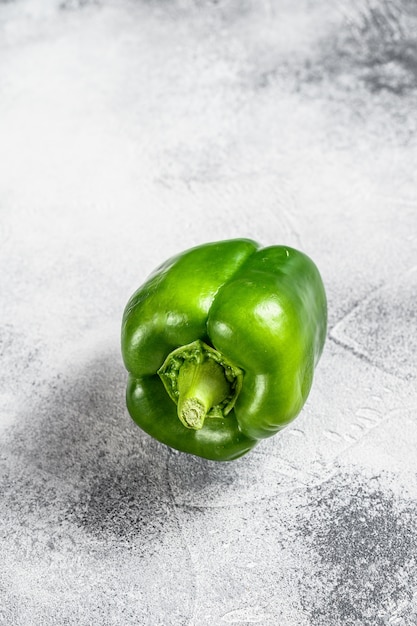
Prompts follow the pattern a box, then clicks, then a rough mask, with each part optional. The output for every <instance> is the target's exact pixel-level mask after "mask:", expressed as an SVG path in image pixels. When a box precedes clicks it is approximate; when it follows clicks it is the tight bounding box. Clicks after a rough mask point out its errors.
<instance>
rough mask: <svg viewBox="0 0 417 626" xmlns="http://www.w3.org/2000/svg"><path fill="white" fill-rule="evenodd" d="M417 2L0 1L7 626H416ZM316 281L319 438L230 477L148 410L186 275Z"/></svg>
mask: <svg viewBox="0 0 417 626" xmlns="http://www.w3.org/2000/svg"><path fill="white" fill-rule="evenodd" d="M416 33H417V11H416V5H415V3H414V2H412V1H411V0H393V1H392V2H388V1H385V0H367V1H366V2H359V0H355V1H354V2H352V1H348V0H341V1H339V2H331V1H330V0H319V1H318V2H311V1H310V0H301V2H292V1H291V2H290V0H282V1H279V2H278V1H274V0H256V1H255V0H239V1H238V0H219V1H217V2H216V1H214V0H211V1H210V0H159V1H158V0H148V1H146V0H135V1H134V0H121V1H120V2H116V1H111V0H97V1H95V2H94V1H88V0H64V1H62V2H59V1H58V0H9V1H6V2H5V1H2V2H1V1H0V264H1V268H2V271H1V273H0V355H1V370H0V379H1V385H0V496H1V507H0V624H2V625H3V624H4V625H5V626H55V625H58V626H66V625H68V626H70V625H71V626H72V625H77V626H87V625H88V626H90V625H92V624H93V625H94V626H95V625H103V626H128V625H130V624H132V625H133V624H135V625H139V626H159V625H160V626H168V625H169V626H217V625H220V626H221V625H222V624H224V625H227V624H234V625H237V626H244V625H246V624H260V625H261V626H276V625H277V624H279V625H280V626H415V625H416V624H417V455H416V450H417V392H416V378H417V356H416V355H417V272H416V270H417V200H416V198H417V180H416V173H415V172H416V163H417V145H416V144H417V135H416V131H417V116H416V110H417V69H416V68H417V35H416ZM240 236H242V237H250V238H253V239H257V240H259V241H260V242H262V243H263V244H265V245H269V244H273V243H280V244H287V245H291V246H294V247H297V248H300V249H302V250H304V251H305V252H306V253H307V254H309V255H310V256H311V257H312V258H313V259H314V260H315V262H316V263H317V265H318V266H319V268H320V270H321V273H322V276H323V279H324V282H325V284H326V289H327V293H328V300H329V332H328V340H327V343H326V347H325V350H324V353H323V356H322V359H321V361H320V364H319V366H318V369H317V371H316V376H315V381H314V385H313V389H312V391H311V394H310V397H309V399H308V401H307V404H306V406H305V408H304V410H303V411H302V413H301V415H300V416H299V417H298V418H297V420H296V421H295V422H294V423H293V424H292V425H291V426H289V427H288V428H287V429H286V430H284V431H283V432H282V434H280V435H278V436H276V437H274V438H272V439H269V440H267V441H264V442H263V443H261V444H260V445H259V446H258V447H257V448H256V449H255V450H254V451H253V452H251V453H250V454H249V455H247V456H246V457H243V458H242V459H240V460H238V461H235V462H232V463H226V464H216V463H213V462H209V461H204V460H202V459H198V458H194V457H191V456H187V455H184V454H181V453H178V452H175V451H173V450H170V449H168V448H167V447H165V446H163V445H161V444H159V443H157V442H155V441H153V440H152V439H150V438H149V437H148V436H147V435H145V434H144V433H142V432H141V431H140V430H139V429H138V428H137V427H136V426H135V425H134V424H133V422H132V421H131V419H130V418H129V416H128V414H127V411H126V408H125V402H124V393H125V392H124V389H125V383H126V372H125V371H124V368H123V364H122V361H121V356H120V347H119V335H120V321H121V316H122V312H123V308H124V306H125V303H126V302H127V299H128V298H129V296H130V295H131V294H132V292H133V291H134V290H135V289H136V288H137V287H138V286H139V285H140V284H141V283H142V282H143V281H144V280H145V278H146V277H147V276H148V274H149V273H150V272H151V271H152V270H153V269H154V267H155V266H157V265H158V264H159V263H161V262H162V261H164V260H165V259H166V258H167V257H169V256H171V255H172V254H174V253H177V252H179V251H181V250H183V249H185V248H187V247H190V246H193V245H196V244H199V243H203V242H205V241H211V240H217V239H225V238H229V237H240Z"/></svg>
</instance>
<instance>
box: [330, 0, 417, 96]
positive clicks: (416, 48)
mask: <svg viewBox="0 0 417 626" xmlns="http://www.w3.org/2000/svg"><path fill="white" fill-rule="evenodd" d="M342 5H344V9H345V20H344V23H343V25H342V28H341V29H340V30H338V31H337V32H336V33H335V35H334V36H333V35H332V37H331V38H330V41H329V42H328V43H329V47H330V48H333V52H331V51H330V49H329V50H328V52H329V54H328V55H326V56H327V58H326V59H325V62H324V65H325V67H326V68H327V70H328V71H330V72H331V73H333V74H334V75H335V76H336V75H340V74H343V73H345V72H349V73H351V72H353V73H354V74H355V75H356V77H357V78H358V79H359V80H360V81H362V82H363V84H364V85H365V86H366V87H367V88H368V89H369V91H371V92H379V91H382V90H386V91H388V92H391V93H394V94H397V95H404V94H406V93H408V92H410V91H411V90H414V89H416V88H417V15H416V14H415V13H413V12H412V11H410V2H408V0H394V1H393V2H379V1H376V0H369V1H368V2H365V3H357V2H355V3H353V4H352V3H347V2H345V3H342Z"/></svg>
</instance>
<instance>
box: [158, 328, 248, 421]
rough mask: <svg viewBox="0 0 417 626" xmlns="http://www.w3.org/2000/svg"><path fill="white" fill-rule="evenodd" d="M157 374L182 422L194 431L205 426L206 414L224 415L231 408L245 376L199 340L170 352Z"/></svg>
mask: <svg viewBox="0 0 417 626" xmlns="http://www.w3.org/2000/svg"><path fill="white" fill-rule="evenodd" d="M158 374H159V376H160V378H161V380H162V382H163V384H164V386H165V389H166V391H167V392H168V395H169V396H170V397H171V398H172V400H173V401H174V402H175V403H176V404H177V413H178V417H179V419H180V421H181V422H182V424H183V425H184V426H185V427H186V428H191V429H193V430H200V429H201V428H203V426H204V420H205V418H206V417H224V416H226V415H227V414H228V413H229V412H230V411H231V410H232V408H233V406H234V403H235V401H236V398H237V395H238V393H239V391H240V389H241V384H242V376H243V373H242V371H241V370H240V369H239V368H237V367H235V366H234V365H232V364H231V363H229V362H228V361H226V360H225V359H224V357H223V356H222V355H221V354H220V353H219V352H217V351H216V350H215V349H214V348H212V347H211V346H209V345H207V344H205V343H203V342H202V341H200V340H198V341H195V342H193V343H191V344H187V345H186V346H182V347H181V348H177V349H176V350H174V351H173V352H171V354H170V355H169V356H168V357H167V359H166V360H165V363H164V364H163V365H162V367H161V368H160V370H159V371H158Z"/></svg>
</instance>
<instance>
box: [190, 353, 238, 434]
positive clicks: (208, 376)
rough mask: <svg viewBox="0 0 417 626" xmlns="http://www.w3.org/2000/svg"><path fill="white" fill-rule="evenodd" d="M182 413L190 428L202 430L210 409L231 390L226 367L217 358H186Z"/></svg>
mask: <svg viewBox="0 0 417 626" xmlns="http://www.w3.org/2000/svg"><path fill="white" fill-rule="evenodd" d="M178 392H179V397H178V417H179V419H180V420H181V422H182V423H183V424H184V426H186V427H187V428H192V429H194V430H199V429H200V428H202V427H203V425H204V420H205V418H206V416H207V413H208V412H209V411H210V409H212V408H213V407H215V406H216V405H218V404H219V403H221V402H222V401H223V400H224V399H225V398H226V397H227V395H228V394H229V393H230V385H229V383H228V381H227V380H226V377H225V372H224V368H223V367H222V366H221V365H220V364H219V363H216V361H214V360H213V359H210V358H205V359H199V360H197V361H196V360H191V361H188V362H185V363H184V364H183V365H182V366H181V368H180V371H179V375H178Z"/></svg>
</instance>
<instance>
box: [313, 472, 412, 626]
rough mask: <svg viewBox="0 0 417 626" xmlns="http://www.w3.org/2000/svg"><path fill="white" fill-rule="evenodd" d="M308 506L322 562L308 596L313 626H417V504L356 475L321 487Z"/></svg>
mask: <svg viewBox="0 0 417 626" xmlns="http://www.w3.org/2000/svg"><path fill="white" fill-rule="evenodd" d="M309 506H311V515H310V516H309V517H308V518H306V521H305V522H304V523H303V525H302V531H303V534H304V536H305V541H306V542H307V543H308V544H309V545H310V548H311V550H312V552H313V553H315V554H316V557H317V562H316V572H315V576H314V580H312V581H310V584H311V586H310V584H308V583H307V581H303V593H302V595H303V604H304V607H305V610H306V611H307V612H308V614H309V616H310V622H309V623H310V624H311V626H328V624H332V625H333V626H339V625H340V626H342V625H343V626H359V625H360V626H385V625H387V624H396V625H397V624H398V626H399V625H401V626H412V625H415V624H416V623H417V603H416V598H415V591H416V588H417V503H416V502H414V501H406V500H401V499H399V498H398V497H396V496H395V495H394V494H393V493H390V492H389V491H386V490H385V489H383V488H381V486H380V483H379V482H378V480H377V479H369V480H367V479H366V478H365V477H363V476H360V475H356V474H354V475H339V476H338V477H337V478H336V479H334V480H333V481H332V483H330V484H324V485H322V486H319V487H317V488H314V489H313V490H312V491H311V493H310V504H309Z"/></svg>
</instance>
